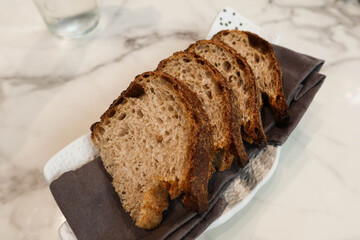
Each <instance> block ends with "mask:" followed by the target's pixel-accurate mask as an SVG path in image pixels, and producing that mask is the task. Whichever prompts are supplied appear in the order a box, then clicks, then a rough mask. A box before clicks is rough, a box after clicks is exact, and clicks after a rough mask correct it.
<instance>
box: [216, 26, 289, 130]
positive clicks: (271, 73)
mask: <svg viewBox="0 0 360 240" xmlns="http://www.w3.org/2000/svg"><path fill="white" fill-rule="evenodd" d="M213 39H214V40H219V41H223V42H225V43H226V44H228V45H229V46H230V47H232V48H234V49H235V50H236V51H237V52H238V53H239V54H240V55H241V56H243V57H244V58H245V59H246V61H247V62H248V63H249V65H250V67H251V68H252V70H253V72H254V74H255V79H256V81H255V82H256V86H257V89H258V91H260V93H261V94H260V96H261V95H263V96H265V97H266V99H267V100H268V101H269V104H270V107H271V110H272V113H273V115H274V118H275V121H276V122H277V123H278V124H283V123H286V122H287V121H288V120H289V118H290V112H289V109H288V106H287V105H286V101H285V97H284V92H283V87H282V73H281V69H280V65H279V63H278V61H277V60H276V57H275V54H274V50H273V48H272V47H271V45H270V44H269V43H268V42H267V41H266V40H264V39H262V38H261V37H259V36H258V35H256V34H254V33H251V32H245V31H239V30H224V31H221V32H219V33H217V34H216V35H215V36H214V37H213ZM260 104H261V105H262V99H261V98H260Z"/></svg>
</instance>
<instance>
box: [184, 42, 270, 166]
mask: <svg viewBox="0 0 360 240" xmlns="http://www.w3.org/2000/svg"><path fill="white" fill-rule="evenodd" d="M187 51H189V52H193V53H195V54H197V55H199V56H201V57H203V58H205V59H206V60H207V61H208V62H210V63H211V64H212V65H213V66H215V68H216V69H217V70H218V71H219V72H220V73H221V74H222V75H223V76H224V77H225V79H226V81H227V84H228V86H229V87H230V89H231V90H232V92H233V94H234V97H233V101H234V103H233V105H234V106H235V109H236V110H237V114H238V116H239V119H240V123H239V124H240V125H241V129H242V136H243V138H244V139H245V141H247V142H248V143H251V144H255V145H257V146H263V145H264V144H265V143H266V136H265V134H264V131H263V128H262V122H261V116H260V111H259V104H258V99H257V97H256V96H257V95H256V86H255V80H254V75H253V73H252V71H251V69H250V67H249V65H248V64H247V63H246V61H245V60H244V59H243V58H241V57H240V56H239V55H238V54H236V52H235V51H234V50H233V49H231V48H230V47H229V46H228V45H226V44H224V43H222V42H220V41H212V40H200V41H198V42H196V43H194V44H192V45H190V47H189V48H188V49H187ZM243 163H245V164H246V162H243Z"/></svg>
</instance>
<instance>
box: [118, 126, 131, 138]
mask: <svg viewBox="0 0 360 240" xmlns="http://www.w3.org/2000/svg"><path fill="white" fill-rule="evenodd" d="M128 133H129V128H122V129H121V130H120V132H119V136H120V137H123V136H125V135H126V134H128Z"/></svg>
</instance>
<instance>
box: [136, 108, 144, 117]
mask: <svg viewBox="0 0 360 240" xmlns="http://www.w3.org/2000/svg"><path fill="white" fill-rule="evenodd" d="M137 115H138V116H139V117H140V118H142V117H143V116H144V114H143V112H142V111H141V109H139V110H138V111H137Z"/></svg>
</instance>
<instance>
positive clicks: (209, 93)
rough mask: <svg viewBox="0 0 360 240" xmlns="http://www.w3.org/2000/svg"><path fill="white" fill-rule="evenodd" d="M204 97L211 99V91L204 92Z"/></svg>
mask: <svg viewBox="0 0 360 240" xmlns="http://www.w3.org/2000/svg"><path fill="white" fill-rule="evenodd" d="M206 95H207V96H208V98H210V99H212V96H211V91H206Z"/></svg>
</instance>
